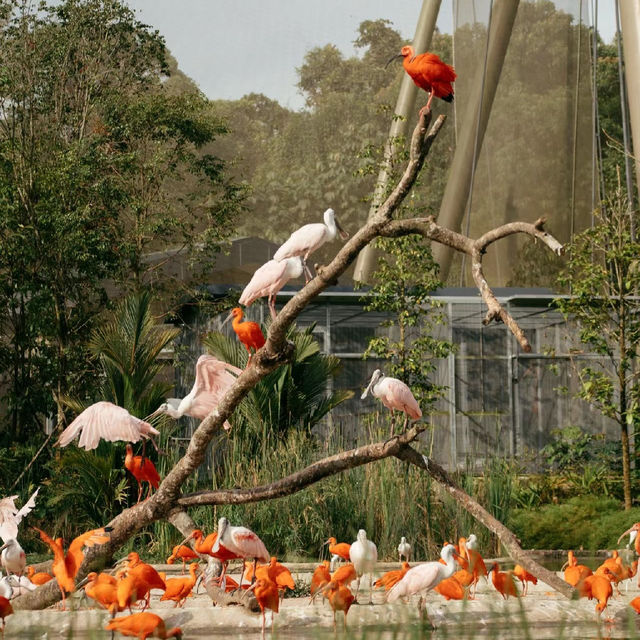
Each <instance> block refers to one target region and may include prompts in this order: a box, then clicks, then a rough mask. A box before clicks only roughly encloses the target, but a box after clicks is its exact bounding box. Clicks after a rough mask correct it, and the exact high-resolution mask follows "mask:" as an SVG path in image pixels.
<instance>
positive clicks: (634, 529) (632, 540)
mask: <svg viewBox="0 0 640 640" xmlns="http://www.w3.org/2000/svg"><path fill="white" fill-rule="evenodd" d="M638 531H640V522H636V523H635V524H634V525H632V526H631V527H629V528H628V529H627V530H626V531H625V532H624V533H621V534H620V537H619V538H618V544H620V540H622V538H624V537H625V536H627V535H628V536H629V542H628V544H627V549H628V548H629V547H630V546H631V545H634V548H635V550H636V553H637V554H638V555H640V538H638Z"/></svg>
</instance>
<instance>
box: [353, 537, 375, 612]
mask: <svg viewBox="0 0 640 640" xmlns="http://www.w3.org/2000/svg"><path fill="white" fill-rule="evenodd" d="M349 555H350V556H351V562H353V566H354V568H355V570H356V574H357V576H358V582H357V584H356V598H357V597H358V592H359V591H360V580H361V579H362V576H363V575H364V574H365V573H368V574H369V604H371V603H372V592H373V572H374V571H375V568H376V562H377V561H378V549H377V547H376V545H375V544H374V543H373V542H372V541H371V540H367V532H366V531H365V530H364V529H360V531H358V536H357V539H356V541H355V542H353V543H352V544H351V549H350V551H349Z"/></svg>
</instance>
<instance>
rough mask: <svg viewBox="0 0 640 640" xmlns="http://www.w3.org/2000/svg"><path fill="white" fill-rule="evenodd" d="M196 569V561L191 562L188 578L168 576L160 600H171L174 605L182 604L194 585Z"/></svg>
mask: <svg viewBox="0 0 640 640" xmlns="http://www.w3.org/2000/svg"><path fill="white" fill-rule="evenodd" d="M197 570H198V563H197V562H192V563H191V564H190V565H189V577H188V578H186V577H185V578H169V579H168V580H167V581H166V582H165V592H164V593H163V594H162V597H161V598H160V600H173V601H174V602H175V605H174V606H175V607H180V606H182V605H183V604H184V602H185V600H186V599H187V598H188V597H189V595H190V594H191V591H192V590H193V587H195V585H196V581H197V578H196V571H197Z"/></svg>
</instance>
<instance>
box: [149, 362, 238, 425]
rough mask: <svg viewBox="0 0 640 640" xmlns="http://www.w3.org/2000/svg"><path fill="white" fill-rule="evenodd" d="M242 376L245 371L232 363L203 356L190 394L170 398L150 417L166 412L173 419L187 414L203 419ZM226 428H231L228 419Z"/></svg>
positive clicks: (197, 365)
mask: <svg viewBox="0 0 640 640" xmlns="http://www.w3.org/2000/svg"><path fill="white" fill-rule="evenodd" d="M241 373H242V370H241V369H238V367H234V366H233V365H232V364H228V363H226V362H223V361H222V360H218V358H214V357H213V356H210V355H206V354H205V355H202V356H200V357H199V358H198V361H197V362H196V379H195V382H194V383H193V387H192V388H191V391H190V392H189V394H188V395H186V396H185V397H184V398H182V399H180V398H168V399H167V401H166V402H164V403H163V404H161V405H160V406H159V407H158V408H157V409H156V410H155V411H154V412H153V413H152V414H151V415H150V416H149V417H150V418H151V417H153V416H155V415H157V414H159V413H166V414H167V415H169V416H171V417H172V418H173V419H174V420H177V419H178V418H181V417H182V416H184V415H187V416H191V417H192V418H196V420H204V419H205V418H206V417H207V416H208V415H209V414H210V413H211V412H212V411H213V410H214V409H215V408H216V407H217V406H218V404H220V400H222V398H224V396H225V394H226V393H227V391H229V389H230V388H231V387H232V386H233V384H234V383H235V381H236V379H237V378H238V376H239V375H240V374H241ZM224 428H225V429H226V430H227V431H228V430H229V429H231V425H230V424H229V422H228V421H226V420H225V423H224Z"/></svg>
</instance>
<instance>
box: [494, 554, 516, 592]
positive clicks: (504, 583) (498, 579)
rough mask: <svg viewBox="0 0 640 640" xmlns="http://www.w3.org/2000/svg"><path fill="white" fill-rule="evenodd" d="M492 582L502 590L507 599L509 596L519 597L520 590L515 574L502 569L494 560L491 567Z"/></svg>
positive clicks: (498, 589)
mask: <svg viewBox="0 0 640 640" xmlns="http://www.w3.org/2000/svg"><path fill="white" fill-rule="evenodd" d="M491 582H493V586H494V587H495V588H496V590H497V591H499V592H500V594H501V595H502V597H503V598H504V599H505V600H506V599H507V598H508V597H509V596H514V597H516V598H517V597H518V590H517V589H516V583H515V582H514V580H513V575H512V574H511V572H510V571H500V566H499V565H498V563H497V562H494V563H493V566H492V567H491Z"/></svg>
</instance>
